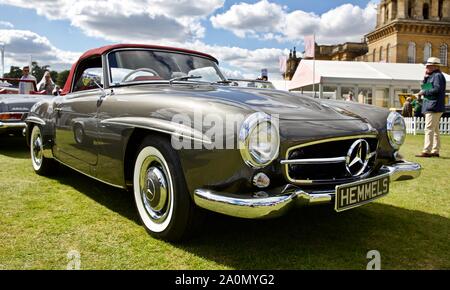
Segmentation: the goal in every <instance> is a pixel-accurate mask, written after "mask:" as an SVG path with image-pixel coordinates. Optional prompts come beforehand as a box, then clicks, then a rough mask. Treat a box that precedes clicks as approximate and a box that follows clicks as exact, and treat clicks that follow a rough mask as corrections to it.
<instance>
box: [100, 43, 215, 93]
mask: <svg viewBox="0 0 450 290" xmlns="http://www.w3.org/2000/svg"><path fill="white" fill-rule="evenodd" d="M108 62H109V69H110V77H111V80H110V81H111V84H113V85H119V84H126V83H136V82H149V81H169V80H172V79H174V78H181V79H179V80H182V81H185V80H186V79H183V77H187V76H198V77H201V78H197V79H189V81H198V82H208V83H215V82H221V81H224V77H223V75H222V73H221V72H220V70H219V69H218V67H217V65H216V63H215V62H214V61H212V60H210V59H207V58H203V57H200V56H195V55H189V54H182V53H176V52H163V51H153V50H123V51H116V52H112V53H110V54H109V55H108Z"/></svg>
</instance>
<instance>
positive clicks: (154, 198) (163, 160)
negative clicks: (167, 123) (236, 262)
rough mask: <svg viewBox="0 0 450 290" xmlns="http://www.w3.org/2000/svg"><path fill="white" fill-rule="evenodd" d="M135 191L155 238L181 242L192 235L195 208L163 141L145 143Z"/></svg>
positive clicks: (140, 151) (139, 157)
mask: <svg viewBox="0 0 450 290" xmlns="http://www.w3.org/2000/svg"><path fill="white" fill-rule="evenodd" d="M133 191H134V199H135V203H136V207H137V210H138V213H139V217H140V219H141V221H142V223H143V224H144V227H145V228H146V230H147V231H148V232H149V233H150V234H151V235H152V236H154V237H157V238H160V239H164V240H169V241H178V240H181V239H183V238H185V237H187V236H188V235H189V234H190V233H191V232H192V228H193V225H194V220H195V219H196V208H195V205H194V204H193V202H192V200H191V198H190V196H189V193H188V190H187V187H186V183H185V180H184V174H183V172H182V170H181V164H180V162H179V159H178V155H177V153H176V152H175V150H174V149H173V148H172V147H171V146H170V143H169V142H168V141H167V140H165V139H164V138H162V137H159V136H148V137H146V138H145V139H144V141H143V142H142V144H141V146H140V148H139V149H138V154H137V158H136V161H135V166H134V172H133Z"/></svg>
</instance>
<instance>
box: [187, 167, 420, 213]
mask: <svg viewBox="0 0 450 290" xmlns="http://www.w3.org/2000/svg"><path fill="white" fill-rule="evenodd" d="M420 171H421V166H420V165H419V164H417V163H412V162H407V161H402V162H399V163H396V164H392V165H389V166H383V167H382V168H381V169H380V172H379V174H378V175H376V176H374V177H371V178H368V179H367V180H372V179H374V178H378V177H380V176H383V175H389V176H390V177H389V179H390V182H393V181H399V180H406V179H413V178H417V177H419V176H420ZM364 181H365V180H362V181H358V183H359V182H364ZM334 196H335V190H327V191H323V190H322V191H311V192H309V191H308V192H307V191H304V190H302V189H300V188H298V187H295V186H293V187H291V188H289V189H288V190H286V191H285V192H284V193H283V194H282V195H277V196H270V197H266V198H260V197H258V198H252V197H247V198H246V197H240V196H237V195H235V194H234V195H232V194H229V193H226V192H217V191H213V190H208V189H201V188H200V189H197V190H195V192H194V202H195V204H196V205H197V206H199V207H201V208H204V209H207V210H211V211H214V212H218V213H222V214H225V215H229V216H234V217H240V218H249V219H255V218H271V217H276V216H280V215H282V214H283V213H285V212H286V211H287V210H288V209H290V208H291V207H292V206H294V205H315V204H322V203H331V202H332V201H333V200H334Z"/></svg>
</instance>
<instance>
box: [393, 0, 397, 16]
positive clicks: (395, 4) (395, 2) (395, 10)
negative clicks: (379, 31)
mask: <svg viewBox="0 0 450 290" xmlns="http://www.w3.org/2000/svg"><path fill="white" fill-rule="evenodd" d="M397 10H398V7H397V0H392V19H396V18H397Z"/></svg>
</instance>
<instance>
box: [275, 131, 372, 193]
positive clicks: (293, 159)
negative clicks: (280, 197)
mask: <svg viewBox="0 0 450 290" xmlns="http://www.w3.org/2000/svg"><path fill="white" fill-rule="evenodd" d="M358 140H364V141H365V142H367V144H368V148H367V149H364V152H365V153H363V156H359V158H360V159H361V161H363V160H364V161H367V162H366V163H365V165H364V166H366V167H365V168H364V167H363V162H361V170H356V171H358V175H356V173H354V172H352V170H350V168H351V167H349V164H352V160H354V159H356V158H355V157H357V154H360V153H361V152H357V153H356V155H355V154H353V151H354V150H358V149H355V148H354V147H355V146H353V145H354V144H356V145H358V144H360V143H361V144H366V143H365V142H364V141H358ZM364 147H366V145H364ZM377 147H378V139H377V136H375V135H362V136H348V137H339V138H332V139H325V140H318V141H314V142H308V143H305V144H300V145H297V146H293V147H291V148H289V149H288V150H287V152H286V158H285V159H284V160H281V164H282V165H283V167H284V172H285V176H286V178H287V179H288V181H289V182H291V183H295V184H304V185H316V184H341V183H345V182H349V181H353V180H357V179H360V178H363V177H365V176H367V175H368V174H370V172H371V171H372V170H373V167H374V164H375V159H376V151H377ZM351 150H353V151H351ZM361 151H362V150H361ZM349 152H351V153H352V154H350V155H351V156H347V155H348V154H349ZM350 159H352V160H350ZM354 161H356V162H353V164H355V163H358V160H354ZM352 166H357V165H352Z"/></svg>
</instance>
